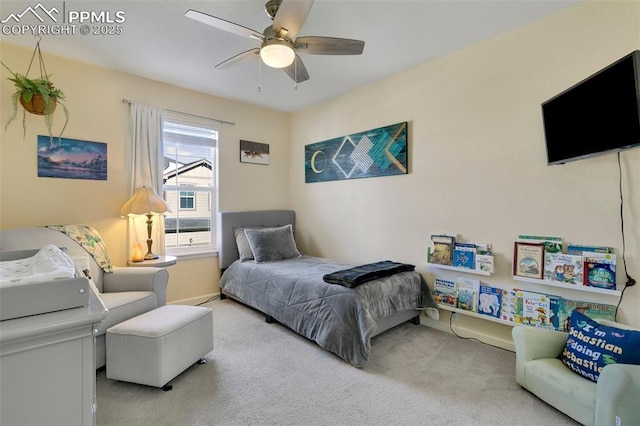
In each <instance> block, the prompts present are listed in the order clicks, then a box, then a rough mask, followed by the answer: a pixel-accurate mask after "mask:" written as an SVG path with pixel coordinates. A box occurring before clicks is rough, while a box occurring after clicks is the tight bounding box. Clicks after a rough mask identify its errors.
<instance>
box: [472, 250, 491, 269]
mask: <svg viewBox="0 0 640 426" xmlns="http://www.w3.org/2000/svg"><path fill="white" fill-rule="evenodd" d="M475 269H476V270H478V271H482V272H489V273H490V274H493V255H491V254H477V253H476V267H475Z"/></svg>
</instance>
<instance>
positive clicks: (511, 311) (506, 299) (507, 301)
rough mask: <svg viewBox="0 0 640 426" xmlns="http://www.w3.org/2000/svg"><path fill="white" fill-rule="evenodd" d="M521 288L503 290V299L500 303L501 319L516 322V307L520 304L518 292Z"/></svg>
mask: <svg viewBox="0 0 640 426" xmlns="http://www.w3.org/2000/svg"><path fill="white" fill-rule="evenodd" d="M518 291H520V290H516V289H513V290H507V289H504V290H502V301H501V304H500V319H501V320H503V321H509V322H516V309H517V305H518V299H517V292H518Z"/></svg>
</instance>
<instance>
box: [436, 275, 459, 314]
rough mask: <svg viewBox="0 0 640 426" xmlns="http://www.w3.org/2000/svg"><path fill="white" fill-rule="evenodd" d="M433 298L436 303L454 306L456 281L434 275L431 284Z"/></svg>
mask: <svg viewBox="0 0 640 426" xmlns="http://www.w3.org/2000/svg"><path fill="white" fill-rule="evenodd" d="M433 298H434V300H435V301H436V303H442V304H443V305H449V306H452V307H454V308H455V307H456V300H457V296H456V282H455V281H453V280H447V279H445V278H440V277H436V278H435V280H434V284H433Z"/></svg>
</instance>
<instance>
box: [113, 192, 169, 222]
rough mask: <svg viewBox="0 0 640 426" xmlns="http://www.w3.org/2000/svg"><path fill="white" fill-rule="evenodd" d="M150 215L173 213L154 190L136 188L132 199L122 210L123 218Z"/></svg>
mask: <svg viewBox="0 0 640 426" xmlns="http://www.w3.org/2000/svg"><path fill="white" fill-rule="evenodd" d="M149 213H155V214H163V213H171V207H169V204H167V202H166V201H165V200H163V199H162V198H160V197H159V196H158V194H156V191H154V189H153V188H151V187H148V186H143V187H141V188H136V190H135V191H134V192H133V195H132V196H131V198H129V200H128V201H127V202H126V203H124V205H123V206H122V209H120V216H122V217H124V216H129V215H139V214H149Z"/></svg>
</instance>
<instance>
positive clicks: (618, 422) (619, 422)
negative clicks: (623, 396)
mask: <svg viewBox="0 0 640 426" xmlns="http://www.w3.org/2000/svg"><path fill="white" fill-rule="evenodd" d="M621 425H622V422H621V421H620V417H618V416H616V426H621Z"/></svg>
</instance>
